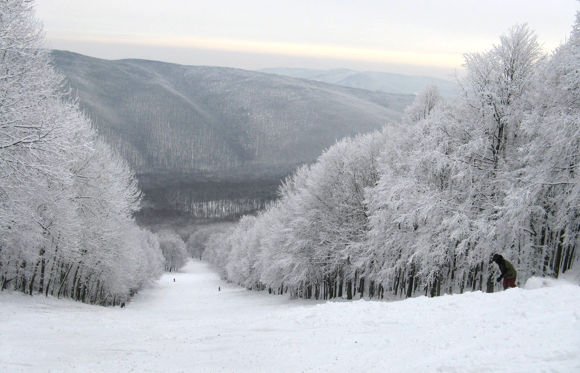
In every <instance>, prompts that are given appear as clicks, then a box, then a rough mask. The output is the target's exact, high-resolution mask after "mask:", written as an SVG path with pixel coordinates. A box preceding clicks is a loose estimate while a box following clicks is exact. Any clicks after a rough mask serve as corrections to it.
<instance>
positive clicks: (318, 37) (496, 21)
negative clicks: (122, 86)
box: [37, 0, 578, 74]
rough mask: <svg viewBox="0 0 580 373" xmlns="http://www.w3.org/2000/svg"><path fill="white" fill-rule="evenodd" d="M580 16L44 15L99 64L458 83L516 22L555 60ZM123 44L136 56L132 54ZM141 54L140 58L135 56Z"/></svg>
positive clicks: (100, 9) (123, 9) (347, 11)
mask: <svg viewBox="0 0 580 373" xmlns="http://www.w3.org/2000/svg"><path fill="white" fill-rule="evenodd" d="M577 8H578V2H577V1H576V0H551V1H546V0H535V1H534V0H486V1H481V0H477V1H476V0H439V1H429V0H413V1H393V0H383V1H379V0H361V1H356V2H355V1H346V0H344V1H340V0H335V1H330V0H319V1H306V0H293V1H286V0H278V1H264V0H245V1H238V0H211V1H210V0H196V1H195V2H192V1H185V0H166V1H163V2H160V1H153V0H140V1H137V0H126V1H113V0H100V1H93V0H74V1H73V0H42V1H39V2H38V12H37V13H38V16H39V17H40V18H41V20H42V21H44V23H45V30H46V33H47V39H48V42H49V45H50V46H53V47H55V48H66V47H67V46H71V45H75V46H77V47H79V48H78V49H77V51H79V52H81V53H88V54H92V55H95V56H97V57H104V58H123V57H125V58H128V57H143V56H145V57H147V58H151V59H159V60H168V56H176V55H180V56H181V57H180V59H177V60H176V59H173V60H171V61H170V62H178V63H184V64H196V63H197V62H198V56H199V55H204V56H206V57H209V56H211V55H213V56H214V57H215V60H213V61H212V60H211V58H210V59H209V60H208V61H207V62H209V64H214V65H226V66H239V67H244V68H258V67H264V63H265V62H266V61H274V60H275V61H276V63H277V66H284V65H286V66H290V65H292V64H293V63H295V62H297V61H302V62H303V63H304V67H313V66H314V65H316V66H318V67H324V64H323V63H322V61H327V65H326V66H327V67H352V68H363V66H376V67H377V69H381V70H387V69H392V68H393V67H394V66H399V67H400V66H405V65H408V66H410V67H413V66H414V67H416V68H422V71H425V72H428V71H429V67H431V68H432V71H434V72H435V71H438V72H441V71H446V74H449V73H451V72H452V71H453V70H455V69H459V68H461V65H462V61H463V57H462V56H463V53H466V52H473V51H480V50H484V49H487V48H489V47H491V45H492V44H493V43H494V42H496V40H497V39H498V37H499V35H500V34H501V33H503V32H504V31H505V30H506V29H508V28H509V27H510V26H512V25H513V24H516V23H523V22H527V23H529V25H530V27H531V28H532V29H534V30H536V32H537V33H538V35H539V38H540V40H541V41H542V42H543V45H544V47H545V50H546V51H548V50H551V49H553V48H555V47H556V46H557V45H558V44H560V43H561V42H563V41H564V39H565V38H566V36H567V35H568V33H569V31H570V29H571V25H572V23H573V20H574V15H575V12H576V10H577ZM106 45H109V46H110V49H109V50H108V52H107V48H106ZM121 45H123V46H130V45H132V46H133V47H134V48H125V51H126V53H125V54H123V51H122V49H120V48H119V47H120V46H121ZM147 48H150V50H149V52H147V51H146V49H147ZM172 48H173V49H174V50H175V51H176V52H175V53H168V51H169V50H170V49H172ZM178 49H179V50H180V52H177V50H178ZM135 50H139V51H140V52H139V53H140V55H139V56H134V55H129V51H135ZM161 50H164V52H163V53H159V54H156V53H157V52H158V51H161ZM185 50H190V52H191V53H190V55H191V57H190V58H188V57H187V54H186V53H184V52H183V51H185ZM210 52H211V53H210ZM244 54H245V55H246V57H243V55H244ZM234 55H235V56H237V59H235V60H234V59H232V56H234ZM275 55H277V56H279V57H281V58H278V59H273V58H272V56H275ZM224 56H228V57H227V58H223V57H224ZM266 57H268V58H266ZM284 57H286V59H284ZM285 61H287V63H285ZM309 61H310V62H309ZM321 65H322V66H321ZM271 66H273V65H271ZM381 66H384V68H381ZM273 67H275V66H273ZM398 70H399V71H400V70H401V69H400V68H399V69H398ZM419 70H421V69H419Z"/></svg>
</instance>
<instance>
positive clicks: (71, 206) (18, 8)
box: [0, 0, 161, 304]
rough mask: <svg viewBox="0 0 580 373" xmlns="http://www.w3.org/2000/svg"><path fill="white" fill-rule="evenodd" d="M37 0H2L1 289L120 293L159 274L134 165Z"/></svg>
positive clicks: (96, 297) (99, 296)
mask: <svg viewBox="0 0 580 373" xmlns="http://www.w3.org/2000/svg"><path fill="white" fill-rule="evenodd" d="M32 6H33V2H32V1H26V0H9V1H4V2H1V3H0V289H1V290H4V289H14V290H18V291H22V292H25V293H28V294H31V295H32V294H35V293H41V294H46V295H55V296H59V297H60V296H66V297H71V298H73V299H76V300H81V301H84V302H91V303H99V304H116V303H119V302H121V301H123V300H125V299H127V298H128V297H130V296H131V295H132V294H134V293H135V292H136V291H137V290H139V289H140V288H141V287H142V286H144V285H145V284H146V283H147V282H148V281H149V280H150V279H151V278H154V277H155V276H157V275H158V274H159V269H160V268H161V259H160V253H159V245H158V243H157V242H156V241H155V240H154V239H153V238H152V237H151V236H150V233H149V232H146V231H143V230H141V229H139V228H138V227H137V226H136V224H135V221H134V219H133V213H134V212H135V211H136V209H137V208H138V206H139V199H140V192H139V190H138V188H137V184H136V180H135V177H134V175H133V173H132V172H131V171H130V169H129V168H128V167H127V165H126V164H125V162H124V161H123V160H121V159H120V158H119V157H118V156H117V155H116V154H114V153H113V152H112V151H111V149H110V148H109V147H108V146H107V145H105V144H104V143H103V142H102V141H100V140H98V139H97V138H96V134H95V133H94V131H93V130H92V128H91V124H90V122H89V121H88V119H87V118H86V117H85V116H84V115H83V114H81V113H80V111H79V109H78V107H77V105H76V103H75V102H74V101H72V100H71V99H70V98H69V97H66V96H65V95H64V93H63V89H62V88H63V84H62V78H61V77H60V76H59V75H58V74H57V73H56V72H55V71H54V70H53V68H52V67H51V66H50V61H49V58H48V54H47V52H46V51H45V50H44V49H42V37H41V28H40V25H39V24H38V22H37V21H36V20H35V18H34V14H33V9H32Z"/></svg>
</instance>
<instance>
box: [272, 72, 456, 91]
mask: <svg viewBox="0 0 580 373" xmlns="http://www.w3.org/2000/svg"><path fill="white" fill-rule="evenodd" d="M261 71H262V72H265V73H268V74H277V75H284V76H290V77H294V78H301V79H308V80H315V81H319V82H325V83H330V84H336V85H340V86H345V87H351V88H360V89H366V90H370V91H381V92H387V93H399V94H417V93H418V92H420V91H421V90H422V89H423V88H425V87H426V86H428V85H435V86H437V88H439V92H440V93H441V95H443V96H446V97H453V96H456V95H457V93H458V90H459V87H458V86H457V84H456V83H454V82H452V81H450V80H444V79H438V78H432V77H427V76H415V75H404V74H392V73H385V72H377V71H354V70H349V69H333V70H316V69H295V68H269V69H263V70H261Z"/></svg>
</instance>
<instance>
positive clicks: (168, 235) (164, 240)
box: [157, 230, 189, 272]
mask: <svg viewBox="0 0 580 373" xmlns="http://www.w3.org/2000/svg"><path fill="white" fill-rule="evenodd" d="M157 236H158V237H159V247H160V248H161V252H162V253H163V257H164V258H165V270H166V271H169V272H173V271H177V270H179V269H180V268H181V267H183V265H184V264H185V262H186V261H187V258H188V257H189V255H188V253H187V249H186V247H185V242H183V239H182V238H181V237H180V236H179V235H178V234H177V233H175V232H174V231H171V230H162V231H160V232H158V233H157Z"/></svg>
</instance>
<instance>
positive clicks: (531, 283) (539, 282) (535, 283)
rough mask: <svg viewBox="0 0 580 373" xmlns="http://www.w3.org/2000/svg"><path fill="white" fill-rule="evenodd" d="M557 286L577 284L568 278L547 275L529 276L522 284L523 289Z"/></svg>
mask: <svg viewBox="0 0 580 373" xmlns="http://www.w3.org/2000/svg"><path fill="white" fill-rule="evenodd" d="M559 286H577V285H576V284H574V283H573V282H572V281H570V280H569V279H567V278H566V279H555V278H549V277H530V278H529V279H528V281H526V284H525V285H524V289H527V290H534V289H541V288H553V287H559Z"/></svg>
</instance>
